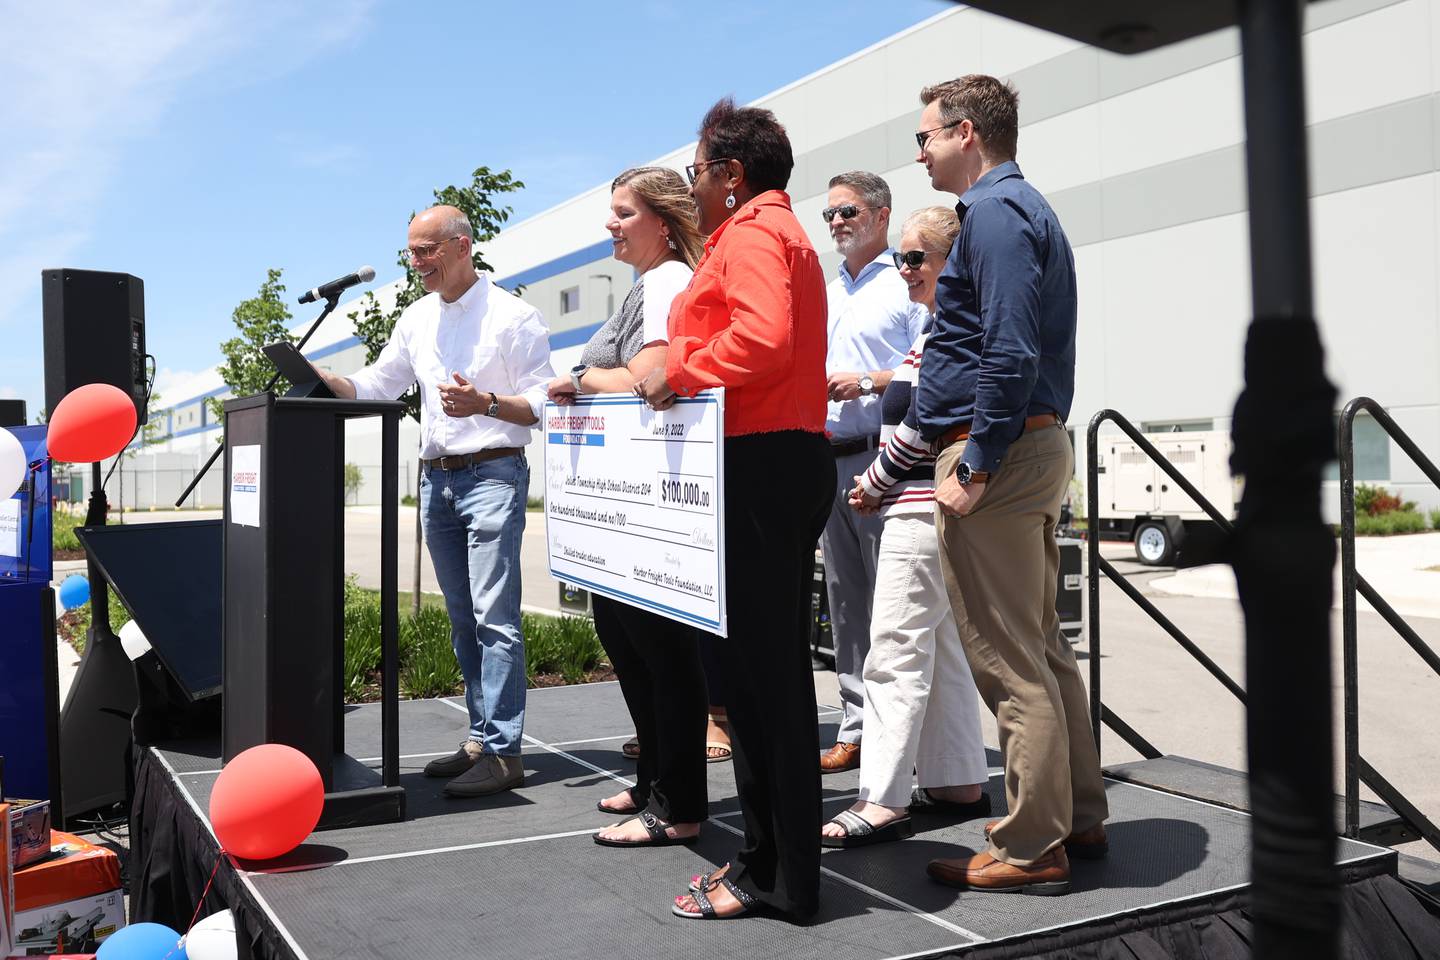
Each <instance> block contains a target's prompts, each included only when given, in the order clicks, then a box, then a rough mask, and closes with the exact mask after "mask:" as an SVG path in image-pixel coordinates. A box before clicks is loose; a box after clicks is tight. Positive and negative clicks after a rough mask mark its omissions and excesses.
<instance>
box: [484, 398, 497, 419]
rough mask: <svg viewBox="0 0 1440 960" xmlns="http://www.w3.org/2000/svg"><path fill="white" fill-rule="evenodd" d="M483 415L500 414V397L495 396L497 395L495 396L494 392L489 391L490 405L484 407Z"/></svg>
mask: <svg viewBox="0 0 1440 960" xmlns="http://www.w3.org/2000/svg"><path fill="white" fill-rule="evenodd" d="M485 416H487V417H498V416H500V398H499V397H497V396H495V394H494V393H491V394H490V406H488V407H486V408H485Z"/></svg>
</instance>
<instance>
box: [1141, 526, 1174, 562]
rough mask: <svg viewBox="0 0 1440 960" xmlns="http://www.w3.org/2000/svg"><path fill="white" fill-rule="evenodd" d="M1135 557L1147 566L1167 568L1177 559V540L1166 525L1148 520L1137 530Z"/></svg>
mask: <svg viewBox="0 0 1440 960" xmlns="http://www.w3.org/2000/svg"><path fill="white" fill-rule="evenodd" d="M1135 556H1136V557H1138V558H1139V560H1140V562H1141V563H1143V564H1145V565H1146V566H1151V567H1163V566H1167V565H1168V564H1169V563H1170V562H1171V561H1173V560H1174V559H1175V538H1174V537H1172V536H1170V530H1169V529H1168V528H1167V527H1166V526H1165V524H1163V523H1157V522H1155V521H1154V520H1147V521H1146V522H1144V523H1142V524H1140V526H1139V527H1137V528H1136V530H1135Z"/></svg>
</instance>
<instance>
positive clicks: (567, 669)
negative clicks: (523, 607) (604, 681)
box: [520, 613, 605, 683]
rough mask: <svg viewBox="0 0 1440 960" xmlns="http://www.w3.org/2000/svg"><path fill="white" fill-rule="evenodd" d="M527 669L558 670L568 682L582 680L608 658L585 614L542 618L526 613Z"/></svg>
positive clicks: (522, 625)
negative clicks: (581, 615)
mask: <svg viewBox="0 0 1440 960" xmlns="http://www.w3.org/2000/svg"><path fill="white" fill-rule="evenodd" d="M520 629H521V632H522V633H523V634H524V635H525V671H526V673H527V674H528V675H530V676H532V677H533V676H534V675H535V674H538V673H558V674H560V676H561V677H563V678H564V679H565V682H566V683H579V682H581V681H582V680H584V679H585V675H586V674H587V673H589V672H590V671H591V670H594V669H595V668H596V667H598V666H599V665H600V663H601V661H602V660H604V657H605V651H604V650H603V649H602V648H601V646H600V638H599V637H597V636H596V635H595V625H594V624H593V623H591V622H590V621H589V620H587V619H585V618H584V617H541V616H536V615H534V614H530V613H527V614H523V615H522V616H521V618H520Z"/></svg>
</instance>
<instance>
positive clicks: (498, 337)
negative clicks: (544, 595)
mask: <svg viewBox="0 0 1440 960" xmlns="http://www.w3.org/2000/svg"><path fill="white" fill-rule="evenodd" d="M474 236H475V235H474V232H473V230H472V228H471V226H470V222H469V220H467V219H466V217H465V214H464V213H462V212H461V211H460V210H458V209H457V208H455V207H451V206H438V207H431V208H430V209H429V210H426V211H424V212H423V213H420V214H419V215H417V216H416V217H415V219H413V220H412V221H410V231H409V237H408V247H407V251H406V257H407V259H408V260H409V261H410V264H411V266H412V268H413V269H414V270H415V272H416V273H417V274H419V276H420V282H421V283H422V284H424V286H425V289H426V290H427V291H428V295H427V296H424V297H422V298H420V299H419V300H417V301H416V302H415V303H413V304H411V305H410V306H409V307H407V308H406V309H405V312H404V313H402V314H401V315H400V319H399V321H398V322H397V323H396V324H395V330H394V332H393V333H392V334H391V335H390V342H389V343H387V344H386V345H385V349H384V350H382V351H381V352H380V356H379V357H378V358H377V359H376V361H375V363H374V364H372V365H370V366H368V367H365V368H364V369H363V370H360V371H359V372H357V373H354V374H351V375H350V376H349V377H348V378H347V377H339V376H335V375H334V374H328V373H327V374H326V375H325V381H326V383H327V384H329V386H330V389H331V390H333V391H334V393H335V395H336V396H339V397H347V398H354V397H358V398H359V399H362V400H393V399H395V398H396V397H398V396H400V395H401V394H402V393H404V392H405V391H406V390H408V389H409V388H410V385H411V384H412V383H417V382H418V383H419V386H420V398H421V417H420V435H421V439H420V456H421V458H422V459H423V461H424V467H423V469H422V473H421V481H420V510H421V516H422V518H423V521H424V529H425V541H426V543H427V544H428V545H429V548H430V559H431V560H432V561H433V562H434V565H435V577H436V579H437V580H439V582H440V590H441V592H442V593H443V594H444V595H445V608H446V610H447V611H448V612H449V614H450V639H451V643H452V645H453V646H454V648H455V657H456V659H457V660H458V661H459V663H460V672H461V674H462V675H463V676H464V678H465V704H466V707H467V708H468V711H469V714H470V726H469V730H468V731H467V734H466V738H465V740H464V741H462V742H461V744H460V749H458V750H456V751H455V753H454V754H453V755H451V756H448V757H444V758H442V759H438V760H432V761H431V762H430V763H428V764H427V765H426V766H425V774H426V775H427V776H431V777H445V778H447V779H448V780H449V783H447V784H446V785H445V793H447V794H449V795H450V796H459V797H478V796H486V795H488V794H493V793H499V792H500V791H502V790H509V789H511V788H513V787H517V786H519V785H521V784H522V783H524V780H525V773H524V767H523V765H522V763H521V759H520V747H521V736H522V733H523V730H524V724H525V641H524V638H523V637H522V636H521V633H520V542H521V539H522V535H523V534H524V532H525V501H526V497H527V494H528V492H529V487H530V468H529V465H528V464H527V463H526V461H525V446H526V444H528V443H529V442H530V429H531V427H532V426H533V425H534V424H536V423H538V422H539V419H540V412H541V409H542V408H543V406H544V403H545V386H546V384H548V383H549V382H550V380H551V379H552V378H553V377H554V375H555V374H554V372H553V371H552V370H551V369H550V331H549V328H548V327H546V325H545V321H544V319H543V318H542V317H541V316H540V311H538V310H536V309H535V308H534V307H532V306H530V305H528V304H526V303H524V302H522V301H521V300H520V299H519V298H518V297H515V296H513V295H512V294H510V293H508V292H506V291H505V290H502V289H501V288H499V287H497V286H495V285H494V284H493V283H492V282H491V281H490V277H489V276H488V275H487V274H483V273H478V272H477V271H476V270H475V266H474V261H473V260H472V259H471V245H472V244H473V243H474Z"/></svg>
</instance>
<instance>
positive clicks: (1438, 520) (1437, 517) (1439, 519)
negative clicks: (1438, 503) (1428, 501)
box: [1430, 510, 1440, 530]
mask: <svg viewBox="0 0 1440 960" xmlns="http://www.w3.org/2000/svg"><path fill="white" fill-rule="evenodd" d="M1430 526H1432V527H1434V528H1435V529H1436V530H1440V510H1431V511H1430Z"/></svg>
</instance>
